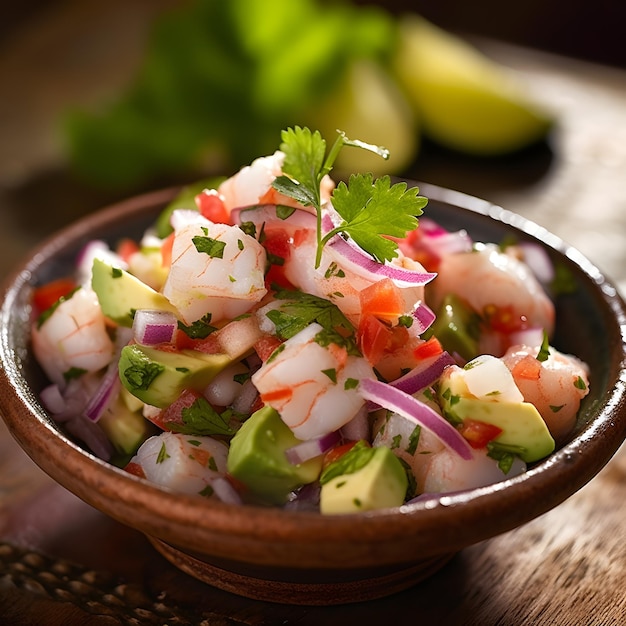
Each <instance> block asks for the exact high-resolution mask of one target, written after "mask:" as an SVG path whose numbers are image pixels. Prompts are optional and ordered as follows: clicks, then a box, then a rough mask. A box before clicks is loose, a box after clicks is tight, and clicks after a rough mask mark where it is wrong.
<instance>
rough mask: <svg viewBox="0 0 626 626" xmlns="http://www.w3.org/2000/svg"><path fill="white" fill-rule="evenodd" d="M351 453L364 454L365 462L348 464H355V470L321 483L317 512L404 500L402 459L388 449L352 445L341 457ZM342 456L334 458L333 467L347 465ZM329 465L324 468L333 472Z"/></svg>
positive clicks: (367, 507)
mask: <svg viewBox="0 0 626 626" xmlns="http://www.w3.org/2000/svg"><path fill="white" fill-rule="evenodd" d="M357 445H358V444H357ZM351 454H354V455H357V454H358V455H361V456H364V457H365V458H364V461H365V463H364V464H362V465H361V463H359V462H358V461H357V462H356V463H354V462H353V463H349V465H351V468H350V469H351V470H354V469H355V466H356V467H358V469H356V471H350V473H340V474H339V475H336V476H333V477H332V478H330V479H329V480H326V481H323V482H322V489H321V495H320V511H321V512H322V513H323V514H325V515H337V514H343V513H359V512H361V511H372V510H376V509H386V508H391V507H396V506H400V505H401V504H402V503H403V502H404V498H405V496H406V492H407V489H408V486H409V482H408V478H407V475H406V471H405V470H404V467H403V466H402V462H401V461H400V459H399V458H398V457H397V456H396V455H395V454H394V453H393V452H392V451H391V450H390V449H389V448H387V447H385V446H380V447H376V448H366V447H363V448H360V449H357V446H355V447H354V448H352V450H350V451H349V452H347V453H346V454H345V455H344V457H347V456H348V455H351ZM344 457H340V458H339V459H338V461H335V463H336V464H337V465H336V467H340V466H341V465H344V464H346V458H344ZM331 468H332V465H329V466H328V468H327V470H326V471H327V472H328V471H329V470H330V471H332V469H331Z"/></svg>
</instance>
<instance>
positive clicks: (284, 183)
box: [272, 126, 428, 267]
mask: <svg viewBox="0 0 626 626" xmlns="http://www.w3.org/2000/svg"><path fill="white" fill-rule="evenodd" d="M344 146H353V147H358V148H363V149H365V150H368V151H370V152H374V153H376V154H378V155H380V156H381V157H383V158H388V157H389V153H388V151H387V150H386V149H385V148H381V147H380V146H373V145H370V144H366V143H364V142H362V141H358V140H352V139H348V137H346V135H345V133H343V132H339V136H338V137H337V139H336V140H335V143H334V144H333V145H332V147H331V149H330V151H329V152H328V154H327V153H326V141H325V140H324V139H323V138H322V136H321V135H320V133H319V132H318V131H315V132H311V131H310V130H309V129H308V128H306V127H305V128H301V127H299V126H296V127H294V128H288V129H287V130H284V131H283V132H282V143H281V146H280V149H281V150H282V151H283V152H284V153H285V160H284V163H283V172H284V175H283V176H279V177H278V178H276V180H275V181H274V182H273V183H272V186H273V187H274V188H275V189H276V190H277V191H279V192H281V193H283V194H285V195H286V196H288V197H290V198H293V199H294V200H296V201H298V202H300V203H301V204H303V205H304V206H312V207H313V208H314V209H315V211H316V215H317V252H316V257H315V267H319V265H320V262H321V257H322V249H323V247H324V246H325V245H326V244H327V243H328V242H329V241H330V240H331V239H332V237H334V236H335V235H337V234H339V233H342V234H343V235H348V236H350V237H351V238H352V239H353V240H354V242H355V243H356V244H357V245H358V246H359V247H361V248H362V249H363V250H364V251H365V252H367V253H368V254H371V255H372V256H373V257H374V258H375V259H376V260H377V261H379V262H381V263H384V262H385V261H389V260H391V259H393V258H394V257H396V256H397V255H398V245H397V244H396V243H395V241H392V240H391V239H389V237H390V236H391V237H398V238H400V237H404V236H405V235H406V233H407V232H409V231H411V230H414V229H415V228H416V227H417V216H418V215H421V214H422V209H423V208H424V206H426V203H427V202H428V201H427V199H426V198H424V197H422V196H418V195H417V194H418V192H419V189H418V188H417V187H412V188H410V189H408V188H407V185H406V183H396V184H394V185H391V179H390V178H389V176H382V177H381V178H378V179H376V180H374V178H373V176H372V175H371V174H355V175H352V176H350V180H349V182H348V184H347V185H346V184H345V183H344V182H341V183H339V185H338V186H337V187H336V188H335V189H334V190H333V193H332V203H333V207H334V209H335V211H336V212H337V213H338V214H339V216H340V217H341V218H342V219H343V221H342V222H341V224H339V225H338V226H336V227H335V228H333V229H332V230H330V231H329V232H327V233H326V234H322V202H321V196H320V184H321V181H322V178H324V176H326V175H327V174H328V173H329V172H330V171H331V170H332V168H333V165H334V162H335V159H336V158H337V156H338V155H339V152H340V151H341V149H342V148H343V147H344Z"/></svg>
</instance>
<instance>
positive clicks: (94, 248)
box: [76, 239, 128, 284]
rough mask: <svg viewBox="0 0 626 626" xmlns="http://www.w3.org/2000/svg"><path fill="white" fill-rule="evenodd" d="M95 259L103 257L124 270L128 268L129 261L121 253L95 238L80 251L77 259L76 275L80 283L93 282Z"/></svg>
mask: <svg viewBox="0 0 626 626" xmlns="http://www.w3.org/2000/svg"><path fill="white" fill-rule="evenodd" d="M94 259H101V260H102V261H105V262H106V263H108V264H109V265H113V266H114V267H118V268H120V269H123V270H127V269H128V263H126V261H124V260H123V259H122V257H121V256H120V255H119V254H117V253H116V252H114V251H113V250H111V248H110V247H109V245H108V244H106V243H105V242H104V241H100V240H99V239H94V240H92V241H90V242H88V243H87V244H85V246H84V247H83V249H82V250H81V251H80V252H79V253H78V257H77V259H76V276H77V279H78V282H79V283H81V284H90V283H91V269H92V267H93V262H94Z"/></svg>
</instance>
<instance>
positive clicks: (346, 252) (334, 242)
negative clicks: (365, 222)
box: [322, 213, 437, 287]
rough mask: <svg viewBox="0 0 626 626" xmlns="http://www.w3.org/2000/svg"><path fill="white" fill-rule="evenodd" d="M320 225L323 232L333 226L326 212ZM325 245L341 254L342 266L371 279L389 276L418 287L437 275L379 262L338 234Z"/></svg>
mask: <svg viewBox="0 0 626 626" xmlns="http://www.w3.org/2000/svg"><path fill="white" fill-rule="evenodd" d="M322 227H323V230H324V231H325V232H330V231H331V230H332V229H333V228H334V224H333V221H332V219H331V217H330V216H329V215H328V214H327V213H326V214H325V215H324V216H323V218H322ZM327 246H328V247H329V248H330V249H331V250H333V251H334V252H336V253H337V254H338V255H340V256H341V259H342V264H343V265H344V266H348V267H349V268H350V269H351V270H352V271H354V272H355V273H357V274H360V275H361V276H363V277H364V278H368V279H370V280H372V281H377V280H380V279H381V278H390V279H391V280H393V281H394V282H396V283H399V284H400V285H403V286H414V287H416V286H417V287H419V286H423V285H426V284H427V283H429V282H430V281H431V280H432V279H433V278H435V277H436V276H437V274H436V273H433V272H416V271H414V270H409V269H406V268H404V267H398V266H395V265H388V264H386V263H379V262H378V261H375V260H374V259H372V258H371V257H370V256H369V255H368V254H367V253H365V252H364V251H363V250H361V248H359V247H358V246H356V245H354V244H352V243H349V242H348V241H346V240H345V239H344V238H343V237H341V236H340V235H335V236H334V237H332V238H331V239H330V241H329V242H328V244H327Z"/></svg>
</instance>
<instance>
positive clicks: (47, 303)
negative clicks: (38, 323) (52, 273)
mask: <svg viewBox="0 0 626 626" xmlns="http://www.w3.org/2000/svg"><path fill="white" fill-rule="evenodd" d="M75 287H76V282H75V281H74V280H73V279H71V278H58V279H57V280H53V281H52V282H49V283H46V284H45V285H42V286H41V287H37V288H36V289H35V291H34V293H33V306H34V307H35V308H36V309H37V311H39V312H41V311H45V310H46V309H49V308H50V307H51V306H52V305H53V304H55V303H56V302H58V301H59V298H62V297H64V296H67V295H68V294H69V293H71V292H72V290H73V289H74V288H75Z"/></svg>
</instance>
